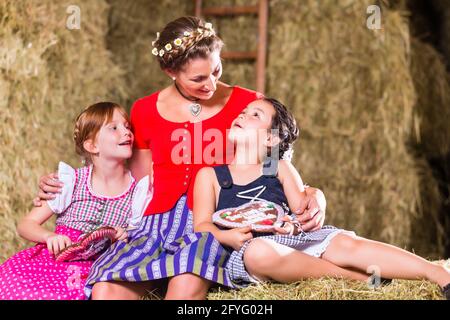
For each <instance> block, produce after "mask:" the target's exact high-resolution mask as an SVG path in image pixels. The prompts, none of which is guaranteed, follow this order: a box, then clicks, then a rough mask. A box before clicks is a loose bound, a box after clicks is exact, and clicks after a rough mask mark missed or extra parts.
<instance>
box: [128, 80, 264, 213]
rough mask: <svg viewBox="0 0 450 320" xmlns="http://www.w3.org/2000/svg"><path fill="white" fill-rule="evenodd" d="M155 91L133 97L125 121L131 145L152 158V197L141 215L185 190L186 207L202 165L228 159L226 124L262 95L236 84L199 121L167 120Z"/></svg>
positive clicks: (165, 206)
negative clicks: (219, 105) (214, 109)
mask: <svg viewBox="0 0 450 320" xmlns="http://www.w3.org/2000/svg"><path fill="white" fill-rule="evenodd" d="M158 95H159V91H158V92H155V93H153V94H151V95H149V96H147V97H144V98H141V99H139V100H137V101H136V102H135V103H134V105H133V107H132V109H131V125H132V127H133V132H134V135H135V141H134V147H135V148H136V149H150V150H151V151H152V160H153V181H154V185H153V199H152V201H151V202H150V204H149V206H148V207H147V209H146V211H145V213H144V215H146V216H148V215H151V214H157V213H163V212H166V211H169V210H170V209H172V208H173V207H174V206H175V204H176V202H177V201H178V199H179V198H180V197H181V196H182V195H183V194H187V200H188V207H189V208H190V209H191V210H192V206H193V191H194V181H195V176H196V174H197V172H198V171H199V170H200V169H201V168H203V167H205V166H215V165H220V164H224V163H230V160H231V159H232V156H233V146H232V145H231V146H230V143H229V142H227V139H226V137H227V129H230V127H231V122H232V121H233V120H234V119H235V118H236V117H237V116H238V115H239V113H240V112H241V111H242V110H243V109H244V108H245V107H246V106H247V105H248V104H249V103H250V102H252V101H254V100H256V99H258V98H259V97H261V96H262V95H261V94H260V93H257V92H255V91H251V90H248V89H244V88H241V87H238V86H235V87H233V91H232V93H231V95H230V97H229V99H228V101H227V103H226V104H225V105H224V107H223V108H222V109H221V110H220V111H219V112H218V113H217V114H215V115H214V116H212V117H211V118H208V119H206V120H203V121H200V122H195V123H192V122H188V121H187V122H172V121H169V120H166V119H164V118H163V117H162V116H161V115H160V114H159V112H158V110H157V108H156V102H157V100H158Z"/></svg>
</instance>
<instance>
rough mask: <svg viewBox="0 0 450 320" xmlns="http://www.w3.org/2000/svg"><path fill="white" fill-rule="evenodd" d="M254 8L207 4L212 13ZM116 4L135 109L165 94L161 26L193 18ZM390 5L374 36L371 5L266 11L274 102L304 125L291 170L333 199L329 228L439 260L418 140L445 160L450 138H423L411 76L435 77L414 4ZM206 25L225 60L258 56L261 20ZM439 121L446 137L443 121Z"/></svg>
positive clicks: (245, 66)
mask: <svg viewBox="0 0 450 320" xmlns="http://www.w3.org/2000/svg"><path fill="white" fill-rule="evenodd" d="M256 2H257V1H256V0H254V1H244V0H226V1H219V0H209V1H207V2H205V3H204V5H205V6H215V5H239V4H255V3H256ZM109 3H110V4H111V5H112V6H113V11H112V16H111V21H112V24H111V32H110V33H109V34H108V45H109V47H110V48H111V50H112V51H113V52H114V53H115V57H114V59H115V61H116V62H117V63H118V64H119V65H120V66H122V67H123V68H124V69H126V70H127V82H128V83H129V84H130V91H131V93H130V102H131V100H134V99H136V98H138V97H140V96H143V95H145V94H148V93H149V92H152V91H153V90H157V89H160V88H162V87H164V86H165V85H167V84H168V83H169V80H168V78H167V77H166V76H165V75H164V74H163V73H161V72H160V70H159V67H158V65H157V63H156V61H155V60H154V59H153V57H152V56H151V54H150V53H149V52H150V48H151V47H150V43H151V41H152V40H153V39H154V35H155V33H156V32H157V31H159V30H160V29H161V28H162V26H163V25H164V24H165V23H167V22H168V21H170V20H171V19H173V18H175V17H177V16H181V15H184V14H192V12H193V7H192V6H189V5H186V4H185V2H180V1H160V2H151V3H150V2H147V1H136V2H132V3H129V4H128V3H125V2H122V1H114V0H110V1H109ZM383 3H385V4H387V5H386V6H383V27H384V29H383V30H380V31H372V30H368V29H367V28H366V8H367V6H368V5H370V4H372V3H371V2H370V1H368V0H365V1H356V0H340V1H324V2H317V1H312V0H311V1H302V2H301V3H299V2H298V1H294V0H283V1H275V0H273V1H270V18H269V43H270V45H269V48H268V51H269V52H268V66H267V92H268V95H270V96H274V97H277V98H279V99H280V100H282V101H284V102H285V103H286V104H287V105H288V106H290V107H291V108H292V110H293V111H294V112H295V114H296V115H297V118H298V119H299V120H300V125H301V127H302V128H303V134H302V136H301V139H300V142H299V143H298V144H297V152H296V158H295V160H294V164H295V165H297V168H298V169H299V170H300V172H301V173H302V174H303V176H304V179H305V180H306V181H307V182H308V183H310V184H311V185H314V186H317V187H320V188H322V189H323V190H324V192H325V193H326V195H327V199H328V208H329V209H328V215H327V223H330V224H335V225H337V226H340V227H344V228H348V229H352V230H356V231H357V232H358V233H359V234H360V235H363V236H366V237H370V238H374V239H377V240H382V241H386V242H389V243H393V244H396V245H399V246H401V247H408V248H409V249H416V250H417V251H418V252H419V253H421V254H424V255H428V256H436V257H437V256H439V255H442V253H443V242H444V240H443V237H444V234H443V231H442V230H443V229H442V226H441V223H440V220H439V219H440V218H439V213H438V211H439V208H441V204H442V199H441V196H440V195H439V192H438V189H437V182H436V179H435V178H434V177H433V175H432V172H431V169H430V167H429V165H428V164H427V163H426V162H425V161H424V155H423V152H416V151H415V150H411V149H412V148H411V145H412V144H417V139H416V138H417V137H419V136H421V137H425V136H426V137H431V138H432V139H434V137H436V141H435V142H433V143H434V145H435V146H434V147H433V148H439V149H440V150H444V149H443V148H444V147H443V146H444V145H445V140H446V139H447V138H446V137H443V136H439V133H437V132H435V131H433V129H432V128H431V127H428V128H429V129H427V127H426V126H425V123H431V122H427V121H426V120H424V119H425V118H424V113H423V112H419V111H418V110H417V108H418V107H417V99H419V100H421V99H422V100H426V99H427V98H426V97H425V96H426V95H429V94H430V93H431V92H432V91H430V90H429V89H428V88H427V86H426V84H425V83H423V84H421V85H422V86H423V88H422V89H421V90H417V88H416V87H417V85H416V83H415V79H416V78H417V77H416V76H415V75H414V74H415V73H417V72H420V73H427V71H428V68H427V65H419V66H417V68H418V69H420V71H417V70H416V68H415V67H414V65H413V66H412V67H411V61H413V63H414V60H412V59H414V54H415V52H417V51H416V50H414V48H415V46H413V48H412V49H411V39H410V33H409V28H408V20H407V17H408V13H407V12H406V11H405V8H406V1H393V2H383ZM190 5H192V4H190ZM130 17H133V18H132V19H131V18H130ZM148 17H151V18H152V23H147V21H148ZM207 20H209V21H211V22H212V23H213V25H214V27H215V28H216V30H217V31H218V33H219V35H220V36H221V37H222V38H223V39H224V41H225V45H226V46H225V50H249V49H253V48H254V47H255V46H256V42H255V39H256V33H257V27H256V26H257V19H256V17H255V16H241V17H233V18H230V17H225V18H224V17H222V18H215V19H211V18H207ZM299 31H300V32H299ZM130 35H133V36H132V37H130ZM430 59H431V58H430ZM433 61H434V60H433ZM412 68H414V70H413V69H412ZM393 70H395V72H394V71H393ZM433 75H434V74H432V75H430V76H428V77H433ZM439 75H440V76H441V75H442V73H440V74H439ZM254 76H255V73H254V66H253V64H252V63H249V62H246V63H242V62H233V61H224V74H223V80H224V81H226V82H228V83H231V84H238V85H241V86H245V87H248V88H254V84H255V81H254ZM422 78H423V76H422ZM149 79H151V80H149ZM435 81H436V82H435V83H437V84H438V83H439V81H440V82H442V80H435ZM433 90H435V91H434V92H435V93H436V94H437V95H438V96H437V97H435V98H434V99H444V98H441V97H443V90H441V89H433ZM422 100H421V101H422ZM442 102H444V100H443V101H442ZM419 104H421V103H419ZM422 105H424V104H422ZM421 110H425V109H421ZM434 110H436V109H434ZM433 117H434V116H433ZM435 118H436V119H435V120H433V121H437V123H438V124H439V126H440V127H445V125H446V122H445V119H442V118H440V117H439V116H436V117H435ZM419 119H420V120H419ZM424 121H425V122H424ZM419 132H420V134H419ZM422 141H423V139H422ZM447 141H448V139H447ZM430 148H431V147H430ZM424 190H425V191H426V192H424ZM423 203H425V204H426V208H427V210H426V212H425V213H424V208H425V206H424V205H423ZM421 219H427V220H428V221H433V223H428V224H426V225H424V226H421V227H420V230H422V231H421V234H422V235H421V236H420V237H418V236H417V233H415V231H414V230H416V229H418V228H417V225H416V224H415V223H417V221H423V220H421ZM426 239H432V240H433V241H425V240H426ZM419 247H420V249H418V248H419Z"/></svg>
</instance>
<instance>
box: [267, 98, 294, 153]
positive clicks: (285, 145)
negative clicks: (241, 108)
mask: <svg viewBox="0 0 450 320" xmlns="http://www.w3.org/2000/svg"><path fill="white" fill-rule="evenodd" d="M263 100H264V101H267V102H268V103H270V104H271V105H272V106H273V107H274V109H275V114H274V116H273V118H272V127H271V129H272V130H277V132H278V137H279V138H280V143H279V146H278V148H279V159H285V160H288V161H290V160H291V157H292V153H293V144H294V142H295V140H297V138H298V136H299V134H300V129H299V128H298V127H297V122H296V120H295V118H294V116H293V115H292V113H291V112H290V111H289V110H288V109H287V108H286V107H285V106H284V105H283V104H282V103H281V102H280V101H278V100H276V99H273V98H267V97H264V98H263ZM268 153H269V154H270V150H269V152H268ZM269 154H268V155H269ZM272 156H273V155H272Z"/></svg>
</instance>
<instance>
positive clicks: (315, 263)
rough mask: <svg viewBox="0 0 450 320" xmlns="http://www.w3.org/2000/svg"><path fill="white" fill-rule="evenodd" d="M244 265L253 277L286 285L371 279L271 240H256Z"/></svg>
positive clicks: (247, 254) (247, 251)
mask: <svg viewBox="0 0 450 320" xmlns="http://www.w3.org/2000/svg"><path fill="white" fill-rule="evenodd" d="M244 264H245V267H246V269H247V271H248V273H249V274H250V275H252V276H253V277H255V278H257V279H259V280H275V281H278V282H282V283H288V282H295V281H299V280H301V279H306V278H320V277H325V276H329V277H342V278H346V279H353V280H361V281H366V280H367V279H368V278H369V275H367V274H365V273H361V272H357V271H351V270H346V269H344V268H341V267H339V266H336V265H335V264H333V263H330V262H329V261H326V260H323V259H320V258H316V257H312V256H310V255H308V254H306V253H303V252H300V251H298V250H295V249H292V248H289V247H287V246H284V245H281V244H279V243H277V242H275V241H273V240H269V239H255V240H253V241H252V242H251V243H250V244H249V245H248V247H247V249H246V250H245V253H244Z"/></svg>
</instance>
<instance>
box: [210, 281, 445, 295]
mask: <svg viewBox="0 0 450 320" xmlns="http://www.w3.org/2000/svg"><path fill="white" fill-rule="evenodd" d="M208 300H442V294H441V291H440V288H439V286H437V285H435V284H432V283H430V282H427V281H406V280H394V281H393V282H392V283H391V284H389V285H386V286H381V287H379V288H376V289H371V288H369V287H368V286H367V284H366V283H364V282H359V281H351V280H343V279H334V278H321V279H311V280H303V281H299V282H296V283H292V284H276V283H262V284H257V285H251V286H249V287H247V288H245V289H240V290H229V291H224V290H221V289H217V290H212V291H211V292H210V293H209V294H208Z"/></svg>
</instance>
